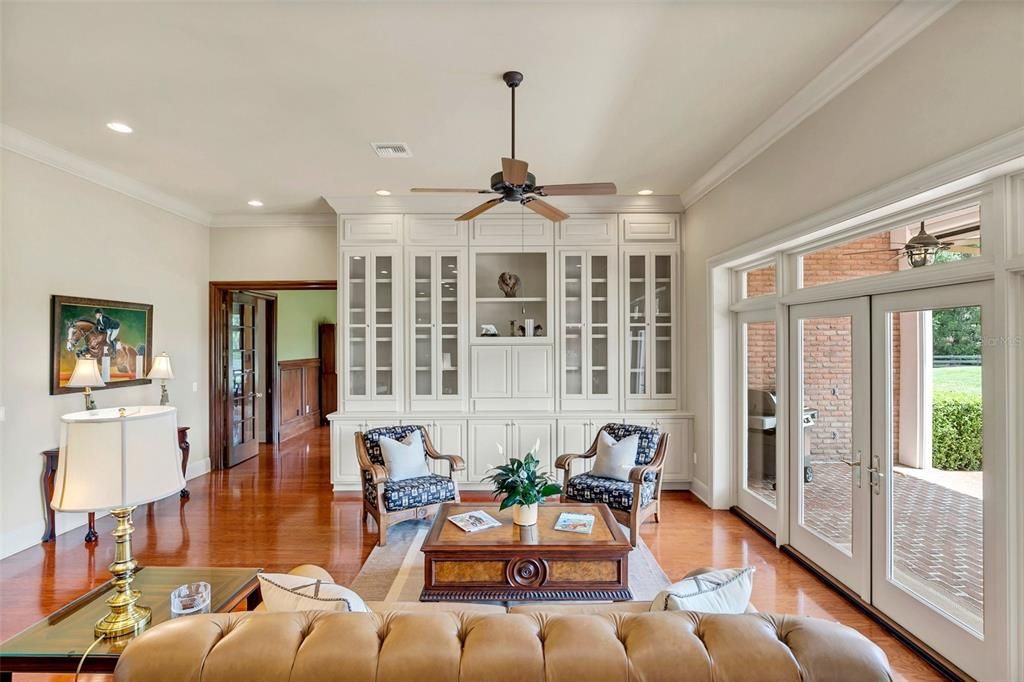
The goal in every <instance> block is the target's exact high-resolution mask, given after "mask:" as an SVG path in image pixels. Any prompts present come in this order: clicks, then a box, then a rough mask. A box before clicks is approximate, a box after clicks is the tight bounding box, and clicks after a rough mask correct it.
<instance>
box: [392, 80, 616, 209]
mask: <svg viewBox="0 0 1024 682" xmlns="http://www.w3.org/2000/svg"><path fill="white" fill-rule="evenodd" d="M501 79H502V80H503V81H505V85H507V86H508V87H509V89H510V90H511V91H512V157H511V158H508V157H505V158H502V160H501V172H499V173H495V174H494V175H492V176H491V182H490V189H461V188H459V189H451V188H432V187H413V188H412V189H411V190H410V191H412V192H463V193H469V194H498V195H500V196H498V197H495V198H493V199H488V200H487V201H485V202H484V203H482V204H480V205H479V206H477V207H476V208H474V209H471V210H469V211H467V212H465V213H463V214H462V215H460V216H459V217H458V218H456V220H472V219H473V218H475V217H477V216H478V215H480V214H481V213H483V212H484V211H488V210H490V209H492V208H494V207H495V206H497V205H498V204H500V203H502V202H504V201H511V202H516V203H519V204H522V205H523V206H525V207H526V208H528V209H530V210H531V211H533V212H534V213H537V214H538V215H541V216H544V217H545V218H547V219H548V220H550V221H551V222H553V223H557V222H561V221H563V220H566V219H568V218H569V214H567V213H565V212H563V211H560V210H558V209H557V208H555V207H554V206H552V205H551V204H549V203H547V202H546V201H542V200H541V198H540V197H548V196H571V195H576V196H593V195H600V194H615V193H616V192H617V191H618V190H617V189H616V188H615V183H612V182H589V183H577V184H571V185H538V184H537V178H536V177H534V175H533V173H529V172H527V169H528V167H529V166H528V164H527V163H526V162H525V161H521V160H519V159H517V158H516V88H518V87H519V86H520V85H521V84H522V82H523V74H522V73H520V72H519V71H506V72H505V73H503V74H502V76H501Z"/></svg>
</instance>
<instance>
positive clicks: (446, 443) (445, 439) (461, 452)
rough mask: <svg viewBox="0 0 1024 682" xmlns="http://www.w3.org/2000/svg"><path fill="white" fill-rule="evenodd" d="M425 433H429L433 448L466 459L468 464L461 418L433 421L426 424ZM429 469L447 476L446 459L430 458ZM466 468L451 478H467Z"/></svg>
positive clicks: (464, 428)
mask: <svg viewBox="0 0 1024 682" xmlns="http://www.w3.org/2000/svg"><path fill="white" fill-rule="evenodd" d="M426 429H427V433H429V434H430V441H431V442H432V443H433V444H434V449H435V450H437V451H438V452H440V453H441V454H442V455H458V456H459V457H462V458H463V459H465V460H466V466H467V467H468V466H469V458H468V457H467V456H466V422H464V421H461V420H444V421H433V422H430V423H429V424H427V425H426ZM430 464H431V471H433V472H434V473H435V474H439V475H441V476H447V475H448V474H449V472H450V465H449V464H448V462H447V461H446V460H436V459H433V460H430ZM468 473H469V471H468V468H467V469H463V470H462V471H457V472H455V475H454V476H453V478H454V479H455V480H456V481H459V482H464V481H466V480H467V478H468V476H467V474H468Z"/></svg>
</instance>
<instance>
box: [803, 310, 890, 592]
mask: <svg viewBox="0 0 1024 682" xmlns="http://www.w3.org/2000/svg"><path fill="white" fill-rule="evenodd" d="M870 310H871V308H870V299H868V298H867V297H861V298H851V299H845V300H841V301H829V302H826V303H810V304H805V305H795V306H791V307H790V309H789V351H790V357H789V363H790V365H789V366H790V368H791V371H792V379H791V381H790V387H791V396H790V403H789V412H788V414H789V433H790V434H792V435H791V437H790V442H791V444H792V447H791V456H790V458H789V481H790V495H789V500H790V510H789V513H790V524H789V539H790V544H791V545H792V546H793V548H794V549H796V550H798V551H799V552H800V553H801V554H803V555H804V556H806V557H807V558H808V559H810V560H811V561H813V562H814V563H815V564H817V565H818V566H820V567H821V568H822V569H823V570H825V571H826V572H828V573H829V574H830V575H832V576H833V577H835V578H836V579H838V580H839V581H840V582H842V583H843V584H844V585H846V586H847V587H848V588H850V589H851V590H853V591H854V592H856V593H857V594H858V595H860V596H861V597H862V598H863V599H865V600H867V601H870V599H871V541H870V540H871V538H870V513H871V510H870V502H871V491H870V486H871V483H872V481H873V480H874V479H873V478H872V477H873V476H874V474H873V473H872V468H871V461H870V457H869V456H868V453H869V452H870V448H871V314H870ZM876 468H877V467H876Z"/></svg>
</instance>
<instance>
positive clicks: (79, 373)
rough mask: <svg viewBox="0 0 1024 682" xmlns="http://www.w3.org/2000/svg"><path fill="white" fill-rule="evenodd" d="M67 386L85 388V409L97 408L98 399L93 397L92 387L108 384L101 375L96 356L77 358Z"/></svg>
mask: <svg viewBox="0 0 1024 682" xmlns="http://www.w3.org/2000/svg"><path fill="white" fill-rule="evenodd" d="M64 385H65V386H70V387H72V388H85V409H87V410H95V409H96V401H95V400H93V399H92V389H93V388H94V387H95V388H100V387H102V386H106V384H105V383H103V377H102V376H101V375H100V368H99V365H97V364H96V358H91V357H84V356H83V357H79V358H78V359H77V360H75V369H74V371H73V372H71V378H70V379H68V383H66V384H64Z"/></svg>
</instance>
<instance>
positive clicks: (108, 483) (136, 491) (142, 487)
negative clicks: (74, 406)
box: [50, 406, 185, 512]
mask: <svg viewBox="0 0 1024 682" xmlns="http://www.w3.org/2000/svg"><path fill="white" fill-rule="evenodd" d="M121 409H123V410H124V411H125V416H123V417H122V416H120V413H119V412H120V410H121ZM61 421H62V424H61V436H60V458H59V459H58V462H57V476H56V481H55V485H54V490H53V499H52V500H51V501H50V506H51V507H53V508H54V509H56V510H57V511H75V512H87V511H106V510H108V509H115V508H118V507H134V506H137V505H140V504H146V503H147V502H153V501H154V500H159V499H160V498H162V497H166V496H167V495H170V494H172V493H176V492H178V491H180V490H181V489H182V488H184V487H185V478H184V476H182V474H181V453H180V451H179V450H178V410H177V409H176V408H174V407H169V406H163V407H154V406H147V407H126V408H111V409H104V410H92V411H89V412H75V413H72V414H66V415H64V416H63V417H61Z"/></svg>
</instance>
